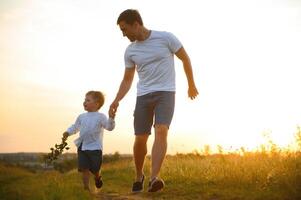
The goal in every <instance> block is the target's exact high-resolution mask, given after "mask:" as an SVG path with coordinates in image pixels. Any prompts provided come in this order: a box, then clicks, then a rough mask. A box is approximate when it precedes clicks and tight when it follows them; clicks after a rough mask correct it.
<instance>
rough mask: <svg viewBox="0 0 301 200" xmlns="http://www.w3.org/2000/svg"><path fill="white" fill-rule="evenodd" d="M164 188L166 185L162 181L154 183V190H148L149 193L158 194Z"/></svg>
mask: <svg viewBox="0 0 301 200" xmlns="http://www.w3.org/2000/svg"><path fill="white" fill-rule="evenodd" d="M163 187H164V184H163V182H162V181H156V182H154V183H153V185H152V188H151V189H149V190H148V192H157V191H159V190H161V189H162V188H163Z"/></svg>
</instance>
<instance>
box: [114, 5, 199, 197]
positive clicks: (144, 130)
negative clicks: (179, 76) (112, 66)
mask: <svg viewBox="0 0 301 200" xmlns="http://www.w3.org/2000/svg"><path fill="white" fill-rule="evenodd" d="M117 25H119V27H120V30H121V31H122V33H123V36H126V37H127V38H128V39H129V40H130V41H131V44H130V45H129V46H128V47H127V49H126V51H125V56H124V59H125V72H124V77H123V80H122V82H121V84H120V87H119V91H118V93H117V95H116V98H115V100H114V101H113V103H112V104H111V106H110V111H109V112H110V113H111V114H112V115H114V114H115V113H116V111H117V108H118V106H119V102H120V100H121V99H123V97H124V96H125V95H126V94H127V92H128V91H129V89H130V87H131V85H132V81H133V77H134V73H135V70H136V71H137V73H138V76H139V82H138V84H137V100H136V107H135V112H134V128H135V142H134V148H133V151H134V161H135V167H136V181H135V182H134V184H133V188H132V192H134V193H135V192H141V191H142V190H143V182H144V178H145V177H144V173H143V165H144V159H145V156H146V154H147V145H146V144H147V139H148V136H149V135H150V134H151V128H152V126H153V125H154V129H155V140H154V144H153V147H152V154H151V159H152V165H151V177H150V182H149V188H148V191H149V192H156V191H159V190H161V189H162V188H163V187H164V182H163V180H162V179H160V178H159V177H158V176H159V172H160V168H161V166H162V163H163V160H164V158H165V155H166V150H167V133H168V129H169V125H170V123H171V120H172V117H173V112H174V104H175V90H176V88H175V68H174V54H175V55H176V56H177V57H178V58H179V59H180V60H181V61H182V63H183V67H184V71H185V74H186V77H187V81H188V96H189V97H190V98H191V99H194V98H195V97H196V96H197V95H198V90H197V88H196V86H195V83H194V79H193V73H192V67H191V63H190V59H189V57H188V55H187V53H186V51H185V49H184V47H183V46H182V44H181V43H180V41H179V40H178V39H177V38H176V37H175V36H174V35H173V34H171V33H168V32H163V31H154V30H149V29H147V28H145V27H144V25H143V21H142V18H141V16H140V14H139V12H138V11H137V10H133V9H128V10H125V11H123V12H122V13H121V14H120V15H119V17H118V20H117ZM153 119H154V122H153Z"/></svg>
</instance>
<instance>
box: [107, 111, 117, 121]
mask: <svg viewBox="0 0 301 200" xmlns="http://www.w3.org/2000/svg"><path fill="white" fill-rule="evenodd" d="M115 115H116V114H115V113H113V112H110V111H109V117H110V118H112V119H115Z"/></svg>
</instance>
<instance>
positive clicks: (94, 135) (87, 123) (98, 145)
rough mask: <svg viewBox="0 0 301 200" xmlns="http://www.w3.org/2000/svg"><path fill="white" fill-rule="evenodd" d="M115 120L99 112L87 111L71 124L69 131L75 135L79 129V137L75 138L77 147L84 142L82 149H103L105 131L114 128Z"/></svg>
mask: <svg viewBox="0 0 301 200" xmlns="http://www.w3.org/2000/svg"><path fill="white" fill-rule="evenodd" d="M114 127H115V121H114V119H112V118H109V119H108V118H107V117H106V115H105V114H103V113H99V112H86V113H82V114H80V115H79V116H78V117H77V119H76V121H75V123H74V124H73V125H71V126H70V127H69V128H68V129H67V132H68V133H69V135H73V134H75V133H77V132H78V131H79V137H78V138H77V139H76V140H74V143H75V145H76V146H77V147H79V146H80V144H82V150H83V151H84V150H102V149H103V132H104V129H106V130H109V131H111V130H113V129H114Z"/></svg>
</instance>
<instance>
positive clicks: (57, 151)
mask: <svg viewBox="0 0 301 200" xmlns="http://www.w3.org/2000/svg"><path fill="white" fill-rule="evenodd" d="M66 140H67V138H66V137H62V142H61V144H55V145H54V148H53V147H51V148H50V150H51V152H50V153H48V154H47V155H45V156H44V161H45V163H46V164H51V163H52V162H53V161H54V160H56V159H58V157H59V155H61V154H62V153H63V151H64V149H66V150H69V149H70V148H69V147H67V145H68V143H67V142H66Z"/></svg>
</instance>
